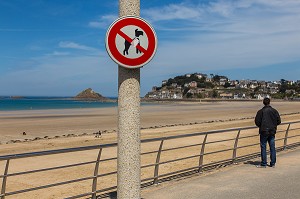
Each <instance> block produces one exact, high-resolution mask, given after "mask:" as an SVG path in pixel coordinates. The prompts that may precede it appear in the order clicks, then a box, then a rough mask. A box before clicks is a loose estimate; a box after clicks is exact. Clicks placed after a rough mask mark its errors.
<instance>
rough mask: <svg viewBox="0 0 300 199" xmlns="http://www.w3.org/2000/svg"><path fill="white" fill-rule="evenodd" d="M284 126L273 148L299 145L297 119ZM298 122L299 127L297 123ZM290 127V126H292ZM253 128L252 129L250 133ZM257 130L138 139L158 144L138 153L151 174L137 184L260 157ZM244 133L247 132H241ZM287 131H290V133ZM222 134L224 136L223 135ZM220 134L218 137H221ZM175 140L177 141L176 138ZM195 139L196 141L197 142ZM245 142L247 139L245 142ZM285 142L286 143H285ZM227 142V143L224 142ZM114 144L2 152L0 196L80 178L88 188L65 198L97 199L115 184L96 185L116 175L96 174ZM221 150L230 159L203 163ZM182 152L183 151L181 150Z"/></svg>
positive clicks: (113, 189)
mask: <svg viewBox="0 0 300 199" xmlns="http://www.w3.org/2000/svg"><path fill="white" fill-rule="evenodd" d="M284 125H286V126H287V127H286V129H285V128H284V129H283V130H280V129H279V130H278V131H277V134H276V135H280V134H281V136H276V137H278V138H276V145H277V144H278V143H280V141H283V143H282V145H281V146H278V147H277V148H276V150H284V149H286V148H289V147H295V146H298V145H300V142H299V141H294V142H292V140H298V137H300V127H299V126H300V121H296V122H288V123H283V124H281V125H280V127H282V128H283V127H284ZM297 125H299V126H297ZM293 127H294V128H293ZM249 130H250V131H251V130H253V132H250V131H249ZM257 131H258V129H257V127H243V128H232V129H225V130H215V131H208V132H200V133H191V134H183V135H176V136H169V137H162V138H153V139H145V140H142V141H141V143H142V146H143V145H145V144H151V146H152V143H153V145H154V143H158V149H157V150H150V151H146V152H142V153H141V156H142V157H144V156H147V155H150V156H151V155H152V156H154V159H155V161H153V162H151V163H150V164H142V166H141V169H147V168H148V169H149V168H152V169H153V170H152V169H151V170H152V172H153V175H152V176H151V177H146V178H142V184H141V186H143V187H144V186H149V185H153V184H157V183H160V182H163V181H166V180H170V179H173V178H177V177H181V176H186V175H191V174H195V173H202V172H203V171H204V170H208V169H212V168H216V167H218V166H222V165H227V164H233V163H237V162H241V161H245V160H247V159H250V158H253V157H258V156H260V152H259V150H258V149H259V144H260V143H259V142H258V141H259V139H258V138H257V137H258V136H259V135H258V133H257ZM244 132H247V133H245V134H247V135H243V133H244ZM291 132H293V134H292V135H290V134H291ZM224 133H227V134H228V135H229V134H230V133H233V137H231V138H226V139H217V140H212V141H209V137H212V136H213V135H225V134H224ZM227 134H226V135H227ZM197 137H201V139H198V138H197ZM221 137H222V136H221ZM188 138H190V139H191V138H192V140H193V141H194V140H196V141H197V142H195V143H189V144H187V145H184V144H183V145H180V139H188ZM178 140H179V141H178ZM198 140H199V142H198ZM241 140H244V141H245V143H246V144H245V145H239V142H241ZM253 140H256V142H255V143H251V144H250V141H253ZM168 141H176V143H179V146H175V147H174V146H171V147H166V142H168ZM248 141H249V142H248ZM228 142H233V145H231V144H229V145H231V147H230V148H226V149H222V150H212V151H206V150H207V149H208V148H209V147H208V146H209V145H213V144H217V145H224V143H228ZM288 142H289V143H288ZM227 145H228V144H227ZM115 147H117V143H112V144H104V145H96V146H86V147H76V148H67V149H59V150H49V151H40V152H32V153H23V154H14V155H6V156H0V163H1V162H4V168H3V170H4V172H3V175H1V176H0V179H2V188H1V194H0V198H1V199H5V198H6V197H9V196H13V197H12V198H16V195H18V194H21V193H27V192H32V191H37V190H43V189H47V188H52V187H58V186H61V185H66V184H73V183H79V182H83V181H88V180H90V181H91V182H92V183H91V191H90V192H86V193H81V194H77V195H73V196H68V197H64V198H68V199H73V198H83V197H86V198H92V199H95V198H97V195H101V196H103V195H105V194H107V193H111V192H113V191H115V190H116V188H117V187H116V184H115V185H112V186H109V187H106V188H102V189H100V188H99V187H98V183H97V180H98V179H101V178H104V177H107V176H113V175H116V174H117V171H116V170H115V171H112V172H106V173H102V174H99V170H101V164H103V163H105V162H109V161H114V163H115V164H116V160H117V157H109V158H104V159H101V158H102V157H103V149H111V148H115ZM195 147H196V148H197V150H196V151H198V153H197V154H193V155H185V156H183V157H176V156H177V155H176V154H178V153H177V152H176V151H178V150H183V149H184V150H186V151H190V150H191V148H195ZM251 147H252V148H253V147H256V151H251V152H246V154H244V155H238V152H240V151H242V149H246V148H251ZM91 150H98V153H97V158H96V160H94V161H85V162H80V163H74V164H66V165H60V166H55V167H48V168H39V169H32V170H29V171H21V172H20V171H19V172H11V173H10V172H9V168H10V162H11V161H12V160H14V161H18V160H20V159H25V158H30V157H38V156H51V155H54V154H67V153H73V152H82V151H91ZM170 152H174V153H175V155H173V156H172V157H175V158H173V159H167V160H162V155H163V154H164V153H170ZM222 153H230V154H231V155H230V158H223V156H221V155H220V156H221V159H220V160H218V161H216V160H215V159H214V158H211V160H212V161H211V162H209V163H205V162H204V160H205V157H207V156H209V155H216V154H222ZM183 154H185V152H184V153H183ZM192 159H193V160H194V161H193V163H190V164H187V165H186V166H185V167H186V168H182V165H181V164H180V162H181V161H185V160H192ZM174 163H176V164H177V166H178V165H180V166H178V167H176V164H175V166H174V167H172V168H173V169H174V171H169V170H168V168H167V169H164V170H165V172H164V173H162V172H161V170H162V169H161V167H162V166H170V165H171V164H174ZM83 165H94V166H93V168H94V169H93V171H94V172H93V174H91V175H90V176H86V177H81V178H76V179H71V180H65V181H60V182H54V183H51V184H46V185H40V186H34V187H31V188H26V189H18V190H14V191H7V187H8V185H7V182H8V179H9V178H12V177H16V176H23V175H27V174H33V173H41V172H46V171H54V170H59V169H68V168H74V167H79V166H83Z"/></svg>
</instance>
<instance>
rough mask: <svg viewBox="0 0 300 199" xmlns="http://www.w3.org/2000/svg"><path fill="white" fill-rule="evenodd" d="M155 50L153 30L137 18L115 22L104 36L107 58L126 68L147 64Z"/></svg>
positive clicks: (155, 38) (155, 42)
mask: <svg viewBox="0 0 300 199" xmlns="http://www.w3.org/2000/svg"><path fill="white" fill-rule="evenodd" d="M156 48H157V37H156V34H155V31H154V29H153V28H152V27H151V26H150V24H148V23H147V22H146V21H145V20H143V19H142V18H139V17H124V18H119V19H118V20H116V21H115V22H114V23H113V24H112V25H111V27H110V28H109V29H108V31H107V34H106V49H107V52H108V54H109V56H110V57H111V58H112V59H113V60H114V61H115V62H116V63H117V64H119V65H121V66H123V67H126V68H139V67H142V66H144V65H145V64H147V63H148V62H149V61H150V60H151V59H152V58H153V56H154V54H155V52H156Z"/></svg>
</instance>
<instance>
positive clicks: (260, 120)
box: [255, 105, 281, 134]
mask: <svg viewBox="0 0 300 199" xmlns="http://www.w3.org/2000/svg"><path fill="white" fill-rule="evenodd" d="M280 123H281V119H280V115H279V113H278V111H277V110H276V109H274V108H272V107H271V106H270V105H266V106H264V107H263V108H262V109H260V110H259V111H258V112H257V114H256V117H255V124H256V126H258V127H259V133H260V134H269V133H271V134H275V133H276V130H277V125H279V124H280Z"/></svg>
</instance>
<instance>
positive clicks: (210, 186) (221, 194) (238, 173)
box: [142, 148, 300, 199]
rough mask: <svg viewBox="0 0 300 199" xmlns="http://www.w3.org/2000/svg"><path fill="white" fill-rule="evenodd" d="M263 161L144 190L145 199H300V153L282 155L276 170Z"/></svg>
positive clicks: (243, 164) (297, 151) (292, 152)
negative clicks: (265, 164) (262, 164)
mask: <svg viewBox="0 0 300 199" xmlns="http://www.w3.org/2000/svg"><path fill="white" fill-rule="evenodd" d="M256 164H259V159H256V160H253V161H248V162H245V163H240V165H237V166H230V167H229V168H224V169H221V170H220V171H217V172H214V173H210V174H207V175H206V174H204V175H202V176H196V177H192V178H189V179H185V180H180V181H178V182H175V183H168V184H161V185H158V186H157V187H154V188H152V189H150V190H144V194H143V195H142V197H143V199H157V198H159V199H187V198H188V199H220V198H222V199H240V198H246V199H252V198H253V199H260V198H272V199H283V198H284V199H295V198H299V196H300V189H299V184H300V166H299V165H300V149H299V148H297V149H294V150H291V151H289V152H284V153H280V154H279V155H278V164H277V165H276V168H270V167H268V168H266V169H258V168H256V167H255V165H256Z"/></svg>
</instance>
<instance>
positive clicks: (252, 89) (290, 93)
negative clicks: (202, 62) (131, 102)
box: [145, 73, 300, 100]
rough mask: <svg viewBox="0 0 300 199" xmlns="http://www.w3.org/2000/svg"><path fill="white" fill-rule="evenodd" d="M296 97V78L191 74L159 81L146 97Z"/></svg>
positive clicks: (299, 96)
mask: <svg viewBox="0 0 300 199" xmlns="http://www.w3.org/2000/svg"><path fill="white" fill-rule="evenodd" d="M265 97H271V98H274V99H285V100H300V80H297V81H290V80H285V79H281V80H278V81H263V80H248V79H247V80H231V79H229V78H228V77H226V76H223V75H214V74H210V75H207V74H202V73H193V74H185V75H181V76H176V77H174V78H170V79H168V80H163V81H162V84H161V85H160V86H153V88H152V91H150V92H148V93H147V94H146V96H145V98H147V99H188V98H190V99H197V98H198V99H211V98H220V99H258V100H261V99H263V98H265Z"/></svg>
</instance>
